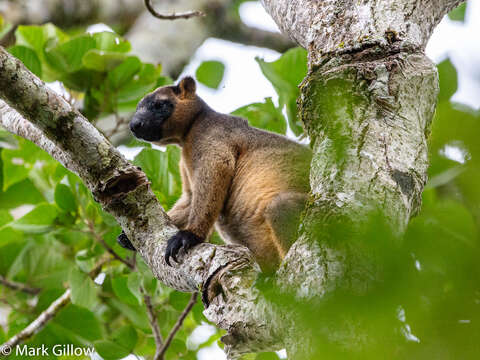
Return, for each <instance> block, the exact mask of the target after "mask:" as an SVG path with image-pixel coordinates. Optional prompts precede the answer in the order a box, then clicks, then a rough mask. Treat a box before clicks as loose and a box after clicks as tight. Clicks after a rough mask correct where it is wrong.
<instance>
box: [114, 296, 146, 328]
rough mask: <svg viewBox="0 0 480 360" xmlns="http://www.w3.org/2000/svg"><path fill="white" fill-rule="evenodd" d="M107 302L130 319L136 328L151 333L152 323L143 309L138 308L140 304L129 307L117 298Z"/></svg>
mask: <svg viewBox="0 0 480 360" xmlns="http://www.w3.org/2000/svg"><path fill="white" fill-rule="evenodd" d="M107 302H108V304H109V305H110V306H112V307H114V308H116V309H117V310H118V311H119V312H120V313H122V315H124V316H125V317H126V318H127V319H129V320H130V321H131V322H132V324H133V326H135V328H137V329H141V330H142V331H146V332H149V331H151V329H150V323H149V322H148V317H147V314H146V313H145V309H144V308H143V307H141V306H138V304H137V305H135V306H131V305H127V304H125V303H124V302H122V301H120V300H118V299H116V298H111V299H109V300H108V301H107Z"/></svg>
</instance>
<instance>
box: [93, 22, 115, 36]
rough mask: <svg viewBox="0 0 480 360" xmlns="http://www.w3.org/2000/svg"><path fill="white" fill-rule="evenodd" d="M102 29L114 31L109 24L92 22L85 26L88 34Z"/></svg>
mask: <svg viewBox="0 0 480 360" xmlns="http://www.w3.org/2000/svg"><path fill="white" fill-rule="evenodd" d="M104 31H108V32H114V31H113V30H112V28H111V27H110V26H108V25H106V24H104V23H98V24H93V25H90V26H89V27H88V28H87V32H88V33H90V34H95V33H99V32H104Z"/></svg>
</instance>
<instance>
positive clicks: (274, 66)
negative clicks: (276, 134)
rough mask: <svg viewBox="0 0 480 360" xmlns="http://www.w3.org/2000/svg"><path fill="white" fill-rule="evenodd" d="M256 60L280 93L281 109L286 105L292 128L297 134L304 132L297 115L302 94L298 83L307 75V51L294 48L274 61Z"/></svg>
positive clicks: (289, 123)
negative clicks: (298, 99)
mask: <svg viewBox="0 0 480 360" xmlns="http://www.w3.org/2000/svg"><path fill="white" fill-rule="evenodd" d="M256 60H257V62H258V64H259V65H260V68H261V69H262V72H263V75H265V77H266V78H267V79H268V80H270V82H271V83H272V85H273V87H274V88H275V90H276V92H277V94H278V102H279V107H280V109H282V110H283V109H284V107H285V110H286V113H287V118H288V125H289V126H290V128H291V130H292V131H293V133H294V134H295V135H297V136H298V135H300V134H302V132H303V128H302V125H301V123H300V120H299V119H298V116H297V98H298V97H299V96H300V90H299V88H298V85H299V84H300V83H301V82H302V80H303V79H304V78H305V76H306V75H307V51H306V50H305V49H302V48H294V49H290V50H288V51H287V52H285V54H283V55H282V57H280V59H278V60H276V61H273V62H266V61H264V60H262V59H259V58H257V59H256Z"/></svg>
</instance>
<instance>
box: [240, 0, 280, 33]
mask: <svg viewBox="0 0 480 360" xmlns="http://www.w3.org/2000/svg"><path fill="white" fill-rule="evenodd" d="M239 12H240V18H241V19H242V21H243V22H244V23H245V24H247V25H248V26H252V27H256V28H259V29H262V30H267V31H274V32H280V30H279V29H278V26H277V24H275V21H273V19H272V17H271V16H270V15H268V13H267V12H266V11H265V9H264V7H263V6H262V4H260V2H259V1H255V2H254V1H248V2H245V3H243V4H242V5H240V9H239Z"/></svg>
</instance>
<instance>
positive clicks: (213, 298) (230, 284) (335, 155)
mask: <svg viewBox="0 0 480 360" xmlns="http://www.w3.org/2000/svg"><path fill="white" fill-rule="evenodd" d="M460 2H461V1H448V0H443V1H436V2H433V0H432V1H426V2H423V3H422V4H417V2H416V1H413V0H408V1H407V0H405V1H403V2H402V5H401V6H399V4H398V2H397V1H393V0H392V1H374V0H372V1H370V2H366V3H365V4H367V5H357V2H336V1H326V2H318V1H313V0H311V1H307V0H301V1H289V0H277V1H274V0H265V1H264V5H265V7H266V9H267V11H268V12H269V13H270V14H272V17H273V18H274V20H275V21H276V22H277V23H278V24H279V26H280V28H281V29H282V30H283V31H284V32H285V33H287V34H288V35H289V36H290V37H291V38H293V39H295V40H296V41H297V42H299V43H300V44H301V45H303V46H305V47H306V48H308V50H309V60H310V61H309V73H308V75H307V77H306V79H305V80H304V82H303V83H302V85H301V98H300V100H299V102H300V116H301V118H302V120H303V122H304V124H305V128H306V131H307V133H308V135H309V136H310V138H311V139H312V147H313V150H314V160H313V163H312V171H311V187H312V202H311V203H310V206H309V208H308V211H307V214H306V216H305V218H304V226H303V231H302V233H301V236H300V238H299V240H298V241H297V242H296V243H295V244H294V245H293V246H292V248H291V249H290V251H289V253H288V254H287V257H286V258H285V260H284V262H283V263H282V265H281V268H280V269H279V271H278V274H277V275H278V276H277V283H278V285H279V288H281V289H288V290H291V289H294V290H296V296H297V297H298V298H300V299H305V298H306V299H312V298H316V299H319V298H321V297H322V296H324V295H327V294H329V293H331V292H332V291H334V290H335V289H338V288H342V289H345V290H347V291H351V292H353V293H356V294H362V293H365V292H366V291H367V289H368V287H369V286H370V283H371V281H372V279H373V280H376V279H378V278H381V270H382V269H381V268H380V267H377V265H376V263H375V261H372V260H375V259H369V258H368V256H366V255H365V254H362V252H361V251H356V250H359V249H354V248H353V246H354V245H353V244H349V243H348V239H339V240H343V241H338V242H337V244H338V245H336V246H335V245H332V243H331V242H327V241H325V242H324V241H315V240H316V239H314V238H313V237H314V236H313V235H312V234H313V233H314V232H312V229H313V228H315V229H317V228H320V229H321V228H322V223H323V221H322V220H324V219H326V218H329V219H331V218H339V219H340V218H345V217H346V218H350V219H355V221H356V222H358V223H361V221H362V216H361V215H362V214H365V213H367V212H368V210H369V209H372V208H378V207H379V208H381V209H383V210H384V211H385V212H386V214H387V216H388V218H389V220H390V225H391V226H392V228H393V229H395V230H396V231H397V232H398V233H401V232H402V231H403V230H404V228H405V226H406V224H407V222H408V219H409V218H410V216H411V215H412V214H414V213H415V212H416V211H418V209H419V206H420V194H421V191H422V189H423V186H424V183H425V180H426V167H427V159H426V153H427V147H426V136H427V135H428V132H429V125H430V122H431V119H432V115H433V111H434V108H435V101H436V93H437V91H438V83H437V76H436V70H435V67H434V66H433V64H432V63H431V62H430V61H429V60H428V59H427V58H426V57H425V55H424V53H423V49H424V46H425V44H426V42H427V41H428V37H429V36H430V34H431V32H432V31H433V28H434V26H435V24H436V23H438V21H439V20H440V19H441V17H442V16H443V15H444V14H445V13H446V12H447V11H448V10H449V9H451V8H452V7H453V6H454V5H456V4H458V3H460ZM415 4H416V6H414V5H415ZM434 5H436V7H435V6H434ZM421 16H422V17H421ZM404 23H405V24H404ZM308 24H310V25H311V26H309V25H308ZM408 24H410V25H409V26H407V25H408ZM357 30H358V31H357ZM359 34H361V36H358V35H359ZM365 36H367V37H368V39H366V38H365ZM369 39H370V40H369ZM338 41H339V42H338ZM13 74H17V75H15V76H14V75H13ZM0 98H2V99H4V100H5V101H6V102H7V103H8V106H9V107H11V108H14V109H15V110H16V111H18V115H17V118H16V121H12V122H10V125H9V124H8V121H6V120H5V118H6V117H7V120H8V117H9V115H8V114H10V116H13V115H12V114H15V113H13V112H11V111H9V112H7V116H6V117H5V116H3V117H2V123H3V124H5V126H6V127H7V128H9V129H10V130H12V131H15V130H17V132H18V130H19V129H23V130H20V131H23V132H24V133H26V134H24V135H26V136H27V137H28V136H29V134H30V133H31V134H35V131H33V130H32V129H31V130H32V131H31V132H30V130H24V129H28V126H29V125H26V120H25V119H27V120H29V121H31V122H32V123H33V124H34V125H35V127H36V128H37V129H38V130H37V131H39V132H40V133H41V135H42V136H41V139H37V141H36V142H37V143H39V144H40V145H41V144H47V143H48V141H50V143H52V144H53V146H54V147H55V148H57V150H58V149H59V150H58V152H59V153H64V154H65V156H66V158H67V159H69V160H70V161H71V162H72V163H71V167H70V168H71V169H73V170H75V171H76V172H77V173H78V174H79V175H80V176H81V177H82V179H84V181H85V182H86V184H87V185H88V186H89V187H90V189H91V190H92V192H93V193H94V195H95V196H96V198H97V199H98V200H99V201H100V202H101V203H102V205H103V206H104V208H105V209H106V210H107V211H109V212H111V213H112V214H113V215H114V216H116V218H117V220H118V221H119V223H120V224H121V225H122V227H123V228H124V230H125V231H126V233H127V235H128V236H129V237H130V238H131V240H132V241H133V243H134V245H135V247H136V248H137V249H139V252H140V254H141V255H142V256H143V257H144V259H145V260H146V262H147V264H149V266H150V267H151V269H152V271H153V273H154V274H155V276H157V277H158V278H159V279H160V280H161V281H163V282H164V283H165V284H167V285H169V286H172V287H174V288H176V289H178V290H182V291H195V290H197V289H201V290H202V292H203V298H204V302H205V304H206V306H207V308H206V311H205V314H206V316H207V318H209V319H210V320H211V321H213V322H215V323H216V324H217V325H218V326H220V327H221V328H224V329H226V330H227V335H226V336H225V337H224V342H225V343H226V344H227V347H226V350H227V353H228V354H229V356H230V357H231V358H234V357H236V356H237V355H238V354H240V353H245V352H250V351H265V350H271V349H278V348H282V347H284V346H287V348H288V350H289V353H290V354H289V356H290V358H292V359H297V358H298V359H302V358H303V359H304V358H307V356H308V343H307V344H304V348H307V349H300V348H299V342H298V341H297V338H296V337H295V336H294V334H295V330H298V328H296V322H295V314H293V313H285V312H282V311H281V310H279V309H274V308H273V307H272V306H271V304H269V303H268V301H266V300H265V298H264V297H263V296H262V295H261V294H260V293H259V291H258V290H257V289H256V288H255V287H252V283H253V281H254V280H255V278H256V276H257V274H258V271H259V270H258V266H256V265H255V264H254V262H253V261H252V259H251V257H250V255H249V253H248V251H247V250H246V249H244V248H241V247H234V246H214V245H209V244H203V245H200V246H198V247H195V248H194V249H193V250H192V251H190V252H189V253H188V254H187V255H186V256H184V257H183V258H182V264H181V265H180V266H177V265H176V266H174V268H173V269H172V268H169V267H167V266H166V265H165V263H164V261H163V256H162V255H163V252H164V249H165V241H166V239H167V238H168V237H169V236H170V235H171V234H173V232H174V231H176V229H175V228H174V227H173V226H172V225H171V224H170V222H169V219H168V217H167V216H166V215H165V213H164V212H163V209H161V207H160V205H159V204H158V202H157V200H156V199H155V197H154V195H153V193H152V192H151V191H150V190H149V187H148V182H147V180H146V179H145V177H144V175H143V174H142V173H141V172H140V171H139V170H138V169H136V168H134V167H133V166H132V165H131V164H129V163H128V162H126V161H125V159H123V157H122V156H121V155H120V154H118V152H116V150H115V149H114V148H112V147H111V146H110V145H109V143H108V142H107V141H106V140H105V139H104V138H103V137H102V136H101V135H100V134H99V133H98V132H96V130H95V129H94V128H93V127H92V126H91V125H90V124H88V122H87V121H86V119H84V118H83V117H82V116H81V115H80V114H78V113H76V112H74V111H73V110H72V109H71V108H70V107H69V105H68V103H66V102H65V101H63V100H62V99H60V98H58V96H57V95H55V94H54V93H53V92H51V91H49V90H48V89H47V88H45V86H44V85H43V84H42V83H41V82H40V81H39V80H38V79H36V78H35V77H34V76H33V75H32V74H30V73H29V72H28V71H27V70H26V69H25V68H24V67H23V66H22V65H21V64H19V63H18V61H15V60H13V59H12V57H11V56H9V55H8V54H7V53H6V52H4V51H3V50H2V51H0ZM12 124H13V125H12ZM15 124H16V125H15ZM32 137H34V135H32ZM339 137H340V138H341V139H344V140H345V141H343V142H342V144H344V145H342V147H340V148H339V147H338V146H336V144H335V143H334V140H335V139H338V138H339ZM46 138H48V139H49V140H46ZM45 146H47V145H45ZM339 152H340V155H341V157H339ZM51 153H53V151H51ZM57 156H58V158H60V159H61V158H62V156H60V155H58V154H57ZM339 159H340V160H342V161H341V162H340V161H339ZM322 240H323V239H322ZM326 240H328V239H326ZM326 326H328V324H326ZM329 335H330V336H331V337H332V338H334V339H335V340H336V341H338V342H340V343H345V346H350V347H356V346H359V347H361V346H362V345H363V343H362V341H364V337H362V336H358V337H354V339H352V338H351V337H347V336H345V334H342V333H335V332H334V331H330V332H329ZM357 335H358V334H357ZM362 339H363V340H362ZM367 341H368V339H367Z"/></svg>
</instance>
